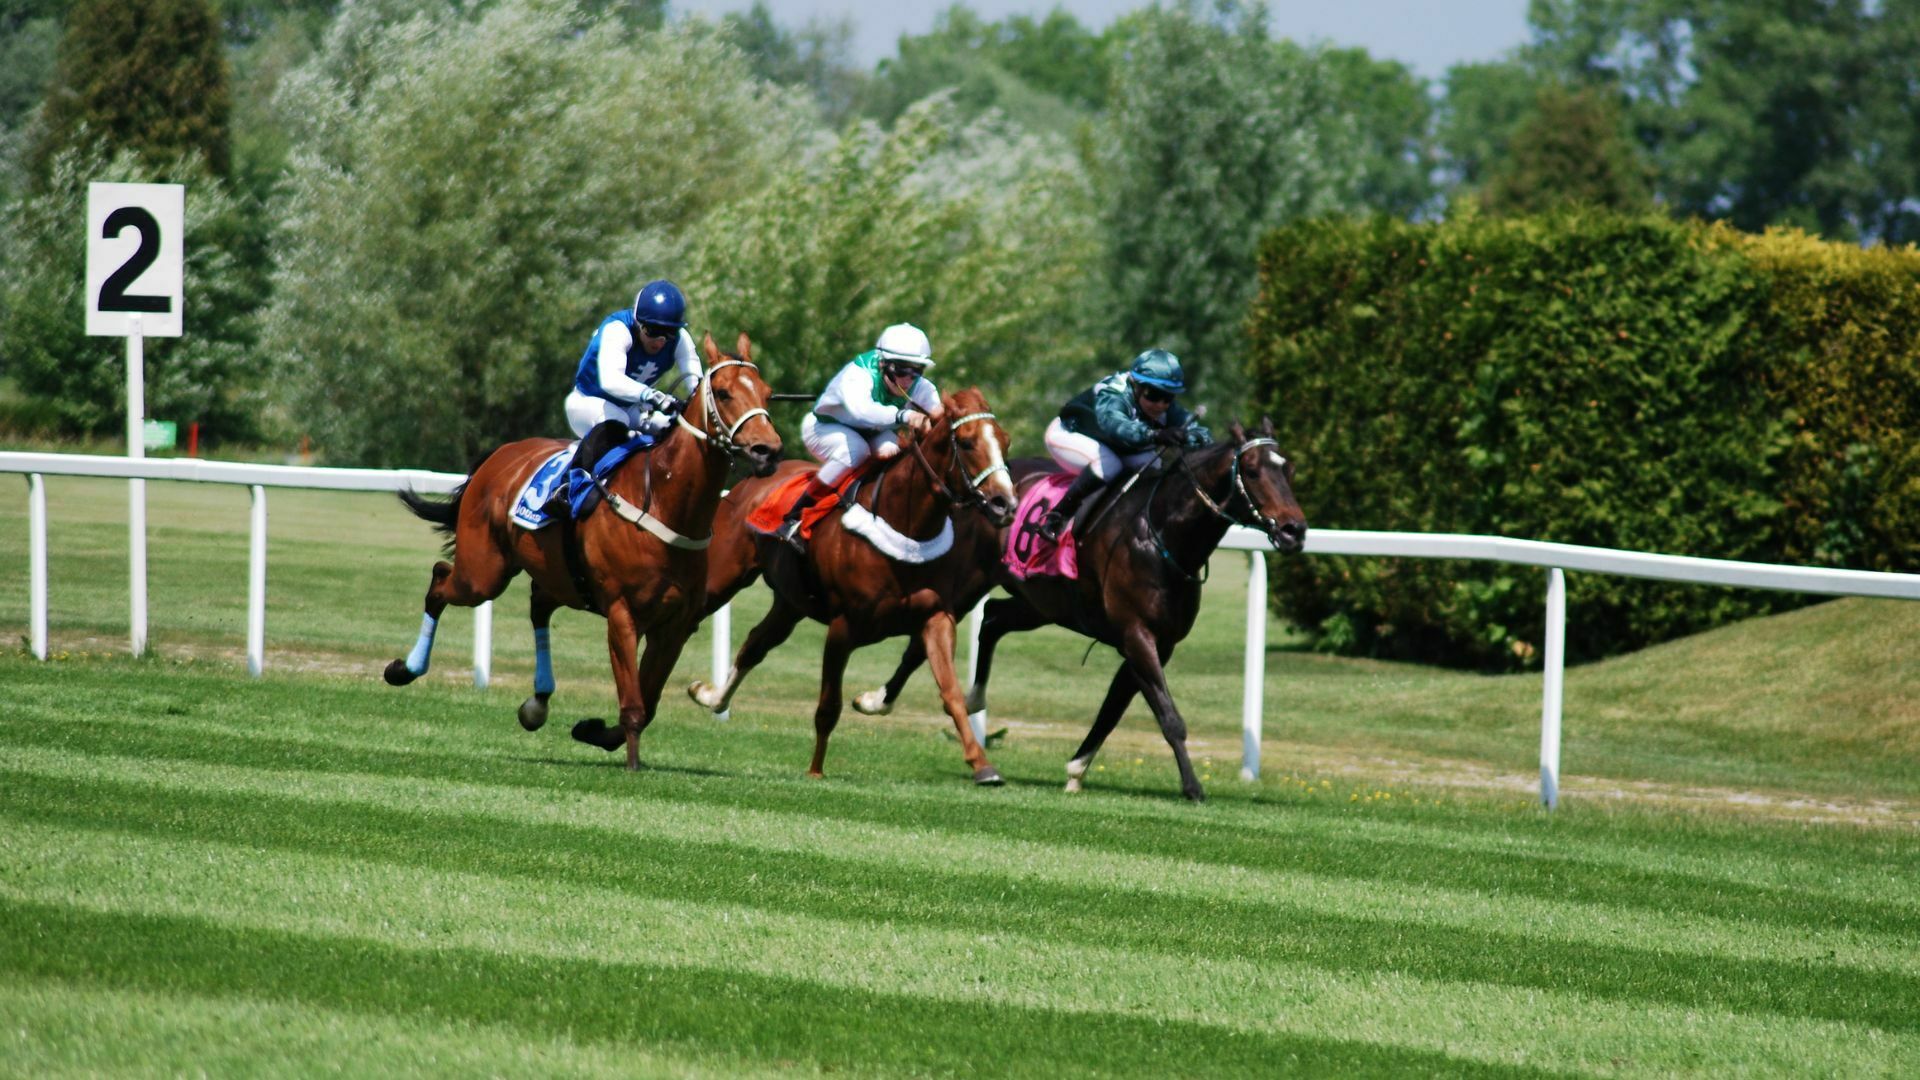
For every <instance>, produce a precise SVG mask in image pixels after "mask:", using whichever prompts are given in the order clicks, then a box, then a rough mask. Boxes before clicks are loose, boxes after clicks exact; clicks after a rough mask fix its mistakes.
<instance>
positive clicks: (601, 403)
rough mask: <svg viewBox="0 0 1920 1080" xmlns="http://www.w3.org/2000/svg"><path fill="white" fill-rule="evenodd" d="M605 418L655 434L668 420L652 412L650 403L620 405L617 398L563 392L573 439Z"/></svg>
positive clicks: (602, 421)
mask: <svg viewBox="0 0 1920 1080" xmlns="http://www.w3.org/2000/svg"><path fill="white" fill-rule="evenodd" d="M608 420H618V421H620V422H621V423H623V424H625V425H627V427H629V428H637V429H639V430H641V431H650V432H653V433H654V434H656V435H657V434H659V433H660V432H661V431H663V430H665V428H666V426H667V424H669V423H671V421H670V420H668V419H667V417H665V416H664V415H661V414H658V413H655V412H654V411H653V407H652V406H650V405H645V404H635V405H622V404H621V403H620V402H618V401H610V400H608V399H606V398H603V397H591V396H589V395H586V394H583V393H581V392H580V391H578V390H574V391H572V392H571V393H569V394H568V395H567V426H569V427H571V428H573V434H574V437H575V438H579V439H584V438H586V437H587V432H589V431H592V430H593V429H594V428H595V427H597V426H599V425H600V424H602V423H605V422H606V421H608Z"/></svg>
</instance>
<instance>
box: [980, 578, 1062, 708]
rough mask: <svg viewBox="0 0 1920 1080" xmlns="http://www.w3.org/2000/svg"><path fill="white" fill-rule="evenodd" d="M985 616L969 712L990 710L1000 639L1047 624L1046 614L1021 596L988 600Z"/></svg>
mask: <svg viewBox="0 0 1920 1080" xmlns="http://www.w3.org/2000/svg"><path fill="white" fill-rule="evenodd" d="M981 619H982V622H981V624H980V658H979V660H978V662H976V663H975V664H974V668H973V685H972V686H969V687H967V711H968V712H975V713H984V712H986V711H987V676H988V675H990V674H992V672H993V653H994V650H996V649H998V648H999V647H1000V639H1001V638H1003V637H1006V636H1007V635H1008V634H1017V633H1019V632H1021V631H1023V630H1036V629H1039V628H1040V627H1042V626H1045V625H1046V624H1047V618H1046V616H1044V615H1042V614H1040V611H1039V609H1037V608H1035V607H1034V606H1033V605H1032V604H1029V603H1027V601H1026V600H1025V599H1024V598H1022V597H1020V596H1018V595H1016V596H1011V597H1008V598H1007V599H1005V600H989V601H987V606H986V607H985V608H983V609H981Z"/></svg>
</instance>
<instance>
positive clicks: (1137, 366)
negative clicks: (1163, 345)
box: [1132, 349, 1187, 394]
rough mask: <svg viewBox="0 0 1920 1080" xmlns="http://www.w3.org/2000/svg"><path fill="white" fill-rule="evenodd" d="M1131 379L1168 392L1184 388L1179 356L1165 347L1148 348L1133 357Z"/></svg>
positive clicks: (1184, 382)
mask: <svg viewBox="0 0 1920 1080" xmlns="http://www.w3.org/2000/svg"><path fill="white" fill-rule="evenodd" d="M1132 374H1133V381H1134V382H1137V383H1145V384H1147V385H1148V386H1157V387H1159V388H1160V389H1162V390H1165V391H1166V392H1167V393H1169V394H1178V393H1181V392H1183V391H1185V390H1186V388H1187V377H1186V373H1185V372H1183V371H1181V370H1180V358H1179V357H1177V356H1175V355H1173V354H1172V353H1170V352H1168V351H1167V350H1165V349H1148V350H1147V351H1146V352H1143V353H1141V354H1140V355H1139V356H1136V357H1134V358H1133V370H1132Z"/></svg>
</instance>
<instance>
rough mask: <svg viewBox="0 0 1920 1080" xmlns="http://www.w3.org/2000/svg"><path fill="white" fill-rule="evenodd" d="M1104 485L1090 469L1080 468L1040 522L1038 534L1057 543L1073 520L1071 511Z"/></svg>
mask: <svg viewBox="0 0 1920 1080" xmlns="http://www.w3.org/2000/svg"><path fill="white" fill-rule="evenodd" d="M1105 485H1106V481H1105V480H1102V479H1100V478H1099V477H1097V476H1095V475H1093V470H1092V469H1082V470H1081V471H1080V475H1079V476H1076V477H1074V478H1073V483H1072V484H1071V485H1070V486H1068V488H1067V491H1066V494H1064V495H1062V496H1060V501H1059V502H1058V503H1055V504H1054V507H1053V510H1052V511H1051V512H1050V513H1048V514H1047V516H1046V520H1044V521H1042V522H1041V523H1040V535H1041V536H1044V537H1046V538H1047V540H1048V541H1049V542H1051V543H1059V542H1060V534H1061V533H1063V532H1066V531H1067V526H1068V525H1069V524H1070V523H1072V521H1073V512H1074V511H1075V510H1078V509H1079V508H1080V504H1081V503H1083V502H1085V501H1086V498H1087V496H1089V495H1091V494H1093V493H1094V492H1096V491H1098V490H1100V488H1101V487H1103V486H1105Z"/></svg>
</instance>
